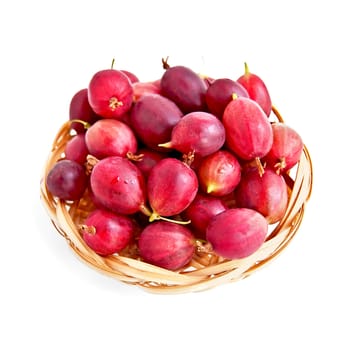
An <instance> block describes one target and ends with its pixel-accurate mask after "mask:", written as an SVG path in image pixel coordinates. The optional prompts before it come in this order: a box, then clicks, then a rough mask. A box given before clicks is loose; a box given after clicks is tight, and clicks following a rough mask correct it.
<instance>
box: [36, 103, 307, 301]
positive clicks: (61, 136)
mask: <svg viewBox="0 0 350 350" xmlns="http://www.w3.org/2000/svg"><path fill="white" fill-rule="evenodd" d="M273 114H274V117H275V118H276V120H278V121H280V122H283V119H282V117H281V115H280V114H279V112H278V111H277V109H276V108H273ZM272 118H273V116H271V117H270V119H272ZM71 137H72V136H71V133H70V130H69V122H67V123H65V124H64V125H63V126H62V127H61V129H60V130H59V132H58V134H57V135H56V138H55V140H54V142H53V147H52V150H51V153H50V154H49V157H48V160H47V162H46V164H45V169H44V173H43V177H42V180H41V200H42V202H43V204H44V206H45V207H46V209H47V212H48V214H49V216H50V218H51V221H52V223H53V225H54V226H55V228H56V229H57V231H58V232H59V233H60V234H61V235H62V236H63V237H64V238H65V239H66V241H67V243H68V244H69V246H70V247H71V248H72V249H73V251H74V252H75V253H76V255H77V256H78V257H79V258H81V259H82V260H83V261H84V262H85V263H86V264H87V265H89V266H91V267H93V268H94V269H96V270H98V271H100V272H102V273H104V274H106V275H109V276H111V277H113V278H115V279H117V280H119V281H122V282H125V283H129V284H133V285H138V286H139V287H142V288H144V289H146V290H148V291H150V292H154V293H164V294H165V293H167V294H169V293H184V292H193V291H202V290H206V289H209V288H212V287H215V286H218V285H220V284H223V283H227V282H232V281H238V280H240V279H242V278H245V277H247V276H249V275H250V274H252V273H253V272H255V271H256V270H258V269H260V268H261V267H263V266H265V265H266V264H267V263H268V262H270V261H271V260H272V259H274V258H275V257H277V256H278V255H279V254H280V253H281V252H282V251H283V249H284V248H286V246H287V245H288V244H289V242H290V241H291V239H292V238H293V237H294V235H295V233H296V232H297V230H298V228H299V226H300V224H301V222H302V219H303V214H304V208H305V204H306V202H307V201H308V199H309V197H310V195H311V191H312V180H313V173H312V162H311V158H310V155H309V152H308V150H307V148H306V147H305V146H304V149H303V153H302V156H301V159H300V161H299V163H298V165H297V167H296V168H297V169H296V171H295V172H294V173H295V175H294V176H292V175H291V174H288V175H287V176H286V180H287V184H288V187H289V189H290V196H289V204H288V208H287V211H286V213H285V215H284V217H283V218H282V219H281V221H280V222H278V223H277V224H275V225H274V226H273V227H271V230H270V232H269V235H268V236H267V238H266V240H265V242H264V244H263V245H262V246H261V248H260V249H259V250H258V251H256V252H255V253H254V254H252V255H250V256H249V257H247V258H244V259H239V260H225V259H223V258H220V257H218V256H217V255H215V254H212V253H208V252H206V251H205V250H203V249H200V247H201V245H200V244H199V245H198V249H197V252H196V254H195V256H194V258H193V259H192V261H191V262H190V264H189V265H188V266H186V268H183V269H181V270H179V271H176V272H174V271H169V270H166V269H163V268H159V267H156V266H153V265H151V264H148V263H145V262H143V261H141V260H140V259H139V257H138V256H137V249H135V247H132V246H131V247H129V248H128V249H126V250H124V251H123V252H122V253H120V254H119V255H112V256H108V257H101V256H99V255H98V254H96V253H95V252H94V251H92V250H91V249H90V248H89V247H88V246H87V245H86V244H85V242H84V241H83V239H82V237H81V235H80V233H79V230H78V225H79V224H81V223H82V222H83V220H84V219H85V218H86V216H87V215H88V213H89V212H90V211H91V210H92V209H93V205H92V203H91V202H90V201H89V199H88V198H82V199H81V200H79V201H76V202H70V203H67V202H65V201H62V200H58V199H57V198H55V197H53V196H52V195H51V194H50V193H49V192H48V190H47V188H46V184H45V179H46V176H47V174H48V171H49V170H50V169H51V167H52V166H53V165H54V164H55V162H56V161H57V160H58V159H60V158H62V156H63V151H64V148H65V144H66V143H67V141H68V140H69V139H70V138H71Z"/></svg>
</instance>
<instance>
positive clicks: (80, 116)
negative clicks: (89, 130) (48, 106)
mask: <svg viewBox="0 0 350 350" xmlns="http://www.w3.org/2000/svg"><path fill="white" fill-rule="evenodd" d="M69 119H70V120H73V119H77V120H81V121H82V122H86V123H88V124H89V125H92V124H93V123H94V122H95V121H96V120H98V119H99V116H98V115H96V113H95V112H94V111H93V110H92V108H91V106H90V104H89V100H88V90H87V89H82V90H79V91H78V92H77V93H76V94H75V95H74V96H73V97H72V99H71V102H70V105H69ZM70 128H71V129H74V130H75V131H76V132H77V133H78V134H80V133H83V132H85V131H86V129H85V127H84V124H83V123H80V122H73V123H72V124H71V125H70Z"/></svg>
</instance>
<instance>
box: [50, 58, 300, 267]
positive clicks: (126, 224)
mask: <svg viewBox="0 0 350 350" xmlns="http://www.w3.org/2000/svg"><path fill="white" fill-rule="evenodd" d="M163 65H164V69H165V70H164V73H163V75H162V76H161V77H160V78H159V79H157V80H155V81H152V82H142V81H139V79H138V78H137V76H136V75H135V74H133V73H131V72H129V71H126V70H118V69H114V68H113V65H112V68H110V69H105V70H101V71H98V72H97V73H96V74H94V75H93V76H92V78H91V79H90V82H89V84H88V86H87V88H84V89H82V90H80V91H78V92H77V93H76V94H75V95H74V96H73V97H72V99H71V102H70V109H69V122H70V129H71V133H70V139H69V141H68V142H67V143H66V146H65V151H64V154H63V155H62V158H61V159H59V160H58V161H57V162H56V163H55V164H54V166H53V167H52V168H51V169H50V171H49V173H48V175H47V177H46V179H45V181H46V186H47V189H48V191H49V192H50V193H51V194H52V195H53V196H54V197H56V198H57V199H59V200H63V201H67V203H71V202H72V201H79V200H81V199H82V198H84V199H85V200H86V198H87V199H88V200H89V201H90V202H91V203H92V204H93V209H92V210H91V212H90V213H89V214H88V216H87V217H86V219H85V221H84V223H83V224H81V225H79V232H80V234H81V236H82V238H83V239H84V241H85V242H86V244H87V245H88V246H89V247H90V248H91V249H92V250H93V251H95V252H96V253H97V254H99V255H101V256H108V255H111V254H123V250H125V249H127V248H128V246H130V245H131V244H133V245H134V246H136V247H137V257H138V258H139V259H140V260H142V261H145V262H148V263H150V264H153V265H156V266H160V267H163V268H166V269H169V270H178V269H180V268H183V267H186V265H187V264H189V262H190V261H191V260H192V258H193V255H194V254H195V252H196V249H197V248H198V242H205V243H206V247H207V248H208V247H209V248H208V249H211V252H212V253H213V254H217V255H218V256H220V257H222V258H225V259H240V258H244V257H247V256H249V255H251V254H253V253H254V252H255V251H257V250H258V249H259V248H260V247H261V245H262V244H263V243H264V241H265V239H266V237H267V236H268V232H269V227H270V226H269V225H272V224H275V223H277V222H278V221H280V220H281V218H282V217H283V216H284V214H285V212H286V208H287V205H288V199H289V198H288V196H289V189H288V186H287V183H286V175H287V174H288V172H289V171H290V169H292V168H293V167H294V166H295V165H296V164H297V163H298V161H299V160H300V156H301V153H302V150H303V142H302V139H301V137H300V135H299V134H298V133H297V132H296V131H295V130H294V129H292V128H291V127H290V126H287V125H286V124H285V123H281V122H278V121H270V119H271V118H269V117H270V114H271V111H272V104H271V98H270V94H269V92H268V89H267V87H266V85H265V83H264V81H263V80H262V79H261V78H260V77H259V76H258V75H256V74H253V73H251V72H250V71H249V70H248V66H247V65H245V72H244V74H243V75H242V76H240V77H239V78H238V79H236V80H233V79H230V78H211V77H204V76H202V75H200V74H198V73H196V72H195V71H193V70H192V69H190V68H189V67H186V66H181V65H177V66H169V64H168V63H167V61H166V60H163ZM67 119H68V118H67Z"/></svg>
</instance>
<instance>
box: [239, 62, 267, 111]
mask: <svg viewBox="0 0 350 350" xmlns="http://www.w3.org/2000/svg"><path fill="white" fill-rule="evenodd" d="M244 67H245V72H244V75H242V76H241V77H239V78H238V79H237V82H238V83H240V84H241V85H243V87H244V88H245V89H246V90H247V92H248V94H249V97H250V98H251V99H252V100H254V101H255V102H257V103H258V104H259V105H260V107H261V108H262V109H263V111H264V112H265V114H266V115H267V116H269V115H270V113H271V109H272V102H271V97H270V94H269V91H268V90H267V87H266V85H265V83H264V81H263V80H262V79H261V78H260V77H259V76H257V75H256V74H253V73H250V72H249V69H248V65H247V63H244Z"/></svg>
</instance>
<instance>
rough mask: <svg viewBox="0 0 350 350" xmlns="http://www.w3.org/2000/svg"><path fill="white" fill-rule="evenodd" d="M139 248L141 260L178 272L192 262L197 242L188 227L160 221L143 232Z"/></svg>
mask: <svg viewBox="0 0 350 350" xmlns="http://www.w3.org/2000/svg"><path fill="white" fill-rule="evenodd" d="M138 247H139V252H140V256H141V258H142V259H144V260H145V261H146V262H149V263H151V264H153V265H156V266H159V267H162V268H165V269H168V270H178V269H180V268H182V267H184V266H186V265H187V264H188V263H189V262H190V261H191V260H192V257H193V255H194V252H195V240H194V237H193V235H192V233H191V231H190V230H188V229H187V228H186V227H184V226H182V225H178V224H175V223H171V222H165V221H158V222H154V223H152V224H149V225H148V226H147V227H146V228H145V229H144V230H143V231H142V232H141V235H140V239H139V241H138Z"/></svg>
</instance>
